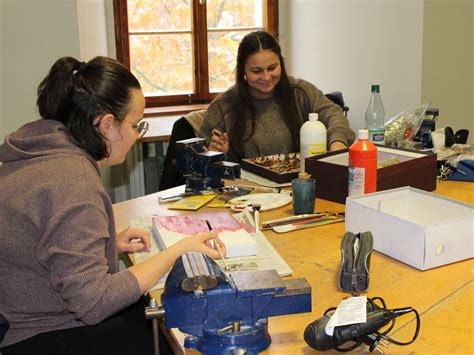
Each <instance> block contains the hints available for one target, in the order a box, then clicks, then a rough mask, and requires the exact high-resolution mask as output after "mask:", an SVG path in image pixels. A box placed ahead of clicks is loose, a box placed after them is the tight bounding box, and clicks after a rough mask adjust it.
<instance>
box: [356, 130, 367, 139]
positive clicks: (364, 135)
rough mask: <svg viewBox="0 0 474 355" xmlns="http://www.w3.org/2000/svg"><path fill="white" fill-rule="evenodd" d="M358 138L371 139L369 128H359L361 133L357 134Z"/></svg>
mask: <svg viewBox="0 0 474 355" xmlns="http://www.w3.org/2000/svg"><path fill="white" fill-rule="evenodd" d="M357 138H358V139H369V131H368V130H367V129H359V133H358V135H357Z"/></svg>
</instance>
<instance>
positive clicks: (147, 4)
mask: <svg viewBox="0 0 474 355" xmlns="http://www.w3.org/2000/svg"><path fill="white" fill-rule="evenodd" d="M191 1H192V0H128V2H127V3H128V28H129V31H130V32H134V31H154V30H167V31H172V30H190V29H191Z"/></svg>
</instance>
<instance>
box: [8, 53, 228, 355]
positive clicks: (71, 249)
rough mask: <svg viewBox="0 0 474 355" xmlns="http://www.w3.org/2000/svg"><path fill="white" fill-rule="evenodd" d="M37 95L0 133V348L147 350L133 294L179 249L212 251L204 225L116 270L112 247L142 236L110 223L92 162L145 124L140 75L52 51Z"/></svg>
mask: <svg viewBox="0 0 474 355" xmlns="http://www.w3.org/2000/svg"><path fill="white" fill-rule="evenodd" d="M37 106H38V110H39V114H40V116H41V119H39V120H37V121H34V122H30V123H27V124H25V125H24V126H23V127H21V128H20V129H18V130H17V131H16V132H13V133H11V134H9V135H7V136H6V138H5V142H4V143H3V144H1V145H0V162H1V166H0V196H1V198H0V245H1V247H0V353H1V354H2V355H12V354H48V355H54V354H68V355H72V354H80V355H84V354H87V355H92V354H97V355H98V354H117V355H121V354H130V355H132V354H152V353H153V341H152V331H151V327H149V325H148V324H147V323H146V321H145V319H144V306H145V303H144V300H143V297H142V295H143V294H144V293H145V292H147V291H148V290H149V289H151V288H152V287H153V286H154V285H155V284H156V283H157V282H158V280H159V279H160V278H161V277H162V276H163V275H164V274H165V273H166V272H167V271H168V270H169V269H170V267H171V266H172V265H173V263H174V261H175V260H176V258H178V257H179V256H180V255H181V254H183V253H186V252H192V251H196V252H202V253H205V254H207V255H209V256H211V257H214V258H218V257H219V254H218V252H217V251H215V250H214V249H211V248H209V247H208V246H207V244H206V243H207V241H208V240H209V239H211V238H214V237H215V235H214V234H213V233H211V232H210V233H205V234H201V235H199V236H194V237H192V238H185V239H183V240H182V241H180V242H178V243H176V244H175V245H173V246H172V247H170V248H168V249H166V250H165V251H163V252H162V253H160V254H158V255H155V256H153V257H151V258H149V259H148V260H147V261H145V262H143V263H140V264H136V265H134V266H132V267H130V268H128V269H125V270H122V271H119V270H118V267H117V255H118V254H119V253H124V252H136V251H144V252H146V251H149V250H150V236H149V233H148V232H147V231H144V230H140V229H135V228H129V229H127V230H125V231H121V232H120V233H117V232H116V231H115V223H114V215H113V210H112V202H111V200H110V198H109V196H108V195H107V193H106V192H105V190H104V187H103V185H102V182H101V178H100V168H102V167H107V166H112V165H115V164H120V163H122V162H123V161H124V160H125V157H126V154H127V152H128V150H129V149H130V148H131V147H132V145H133V144H134V143H135V141H136V140H137V139H138V138H140V137H141V136H143V134H144V133H145V132H146V130H147V128H148V126H147V123H146V122H145V121H142V117H143V111H144V107H145V98H144V97H143V93H142V91H141V88H140V84H139V82H138V81H137V79H136V78H135V77H134V76H133V75H132V74H131V73H130V72H129V71H128V70H127V69H126V68H125V67H124V66H122V65H121V64H120V63H118V62H117V61H115V60H113V59H110V58H106V57H96V58H94V59H92V60H90V61H89V62H87V63H85V62H80V61H78V60H76V59H74V58H71V57H64V58H60V59H59V60H57V61H56V63H54V65H53V66H52V68H51V70H50V71H49V73H48V75H47V76H46V77H45V78H44V80H43V81H42V82H41V83H40V85H39V87H38V98H37ZM132 240H133V241H136V240H138V241H139V242H138V243H136V242H132ZM221 247H222V248H223V250H224V251H225V246H224V245H223V244H222V245H221ZM2 339H3V340H2ZM164 343H165V342H162V344H164ZM162 353H166V349H162Z"/></svg>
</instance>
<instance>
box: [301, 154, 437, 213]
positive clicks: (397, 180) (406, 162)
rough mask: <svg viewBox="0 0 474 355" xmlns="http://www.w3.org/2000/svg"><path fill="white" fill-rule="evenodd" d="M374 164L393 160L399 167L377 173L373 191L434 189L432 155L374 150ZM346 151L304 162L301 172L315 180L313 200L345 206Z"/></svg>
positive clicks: (434, 169) (434, 176) (434, 157)
mask: <svg viewBox="0 0 474 355" xmlns="http://www.w3.org/2000/svg"><path fill="white" fill-rule="evenodd" d="M377 150H378V151H377V153H378V154H377V160H378V162H379V163H380V162H383V161H387V159H397V160H399V163H397V164H394V165H390V166H386V167H383V168H379V169H377V191H384V190H389V189H393V188H396V187H403V186H411V187H415V188H418V189H421V190H425V191H433V190H435V189H436V154H433V153H424V152H418V151H411V150H405V149H400V148H388V147H381V146H378V147H377ZM348 165H349V152H348V150H347V149H345V150H340V151H337V152H330V153H326V154H321V155H317V156H314V157H310V158H306V161H305V170H306V172H308V173H309V174H311V175H312V177H313V178H315V179H316V197H319V198H322V199H325V200H329V201H335V202H339V203H343V204H345V202H346V197H347V195H348Z"/></svg>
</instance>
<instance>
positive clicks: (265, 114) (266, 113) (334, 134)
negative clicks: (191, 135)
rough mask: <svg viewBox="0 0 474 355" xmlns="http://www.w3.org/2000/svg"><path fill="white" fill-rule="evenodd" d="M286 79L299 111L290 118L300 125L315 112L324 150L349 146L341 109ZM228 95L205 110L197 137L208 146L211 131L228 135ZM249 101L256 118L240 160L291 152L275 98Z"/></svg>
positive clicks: (315, 90) (307, 87) (349, 132)
mask: <svg viewBox="0 0 474 355" xmlns="http://www.w3.org/2000/svg"><path fill="white" fill-rule="evenodd" d="M289 79H290V85H291V87H292V89H293V90H294V93H295V97H296V101H297V108H298V112H299V115H298V117H295V118H294V119H295V120H297V121H298V122H299V124H300V125H302V124H303V123H304V122H305V121H307V120H308V116H309V114H310V113H311V112H317V113H318V114H319V119H320V121H321V122H322V123H323V124H324V125H325V126H326V128H327V142H328V147H329V146H330V145H331V144H332V143H333V142H335V141H340V142H343V143H344V144H346V145H347V146H349V145H350V144H352V142H353V141H354V138H355V134H354V132H353V131H352V130H351V129H350V127H349V122H348V120H347V118H346V117H345V116H344V113H343V111H342V109H341V108H340V107H339V106H338V105H336V104H334V103H333V102H332V101H330V100H329V99H328V98H327V97H326V96H324V94H323V93H322V92H321V90H319V89H318V88H317V87H315V86H314V85H313V84H311V83H309V82H307V81H304V80H301V79H295V78H291V77H290V78H289ZM231 95H233V90H232V89H229V90H227V91H226V92H224V93H223V94H221V95H219V96H218V97H217V98H216V99H215V100H214V101H213V102H212V103H211V105H210V106H209V108H208V109H207V112H206V114H205V116H204V122H203V124H202V126H201V130H200V132H199V137H202V138H205V139H206V140H207V141H208V143H209V141H210V138H211V132H212V130H213V129H214V128H217V129H218V130H220V131H221V132H227V133H228V134H229V135H232V128H231V127H232V117H231V115H230V103H229V98H230V97H231ZM253 100H254V104H255V106H256V107H257V109H258V112H259V115H258V117H257V122H256V130H255V133H254V135H253V136H252V137H251V138H250V139H249V140H247V141H246V142H245V144H244V147H243V148H244V149H243V151H244V157H243V158H251V157H256V156H265V155H272V154H280V153H289V152H291V151H292V146H293V144H292V140H291V134H290V131H289V129H288V127H287V126H286V124H285V121H284V119H283V117H282V112H281V110H280V108H279V106H278V104H277V102H276V100H275V98H274V97H270V98H268V99H255V98H254V99H253ZM250 128H251V127H250V125H248V127H247V132H250ZM227 159H229V160H234V161H235V160H237V157H232V156H229V157H227Z"/></svg>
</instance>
